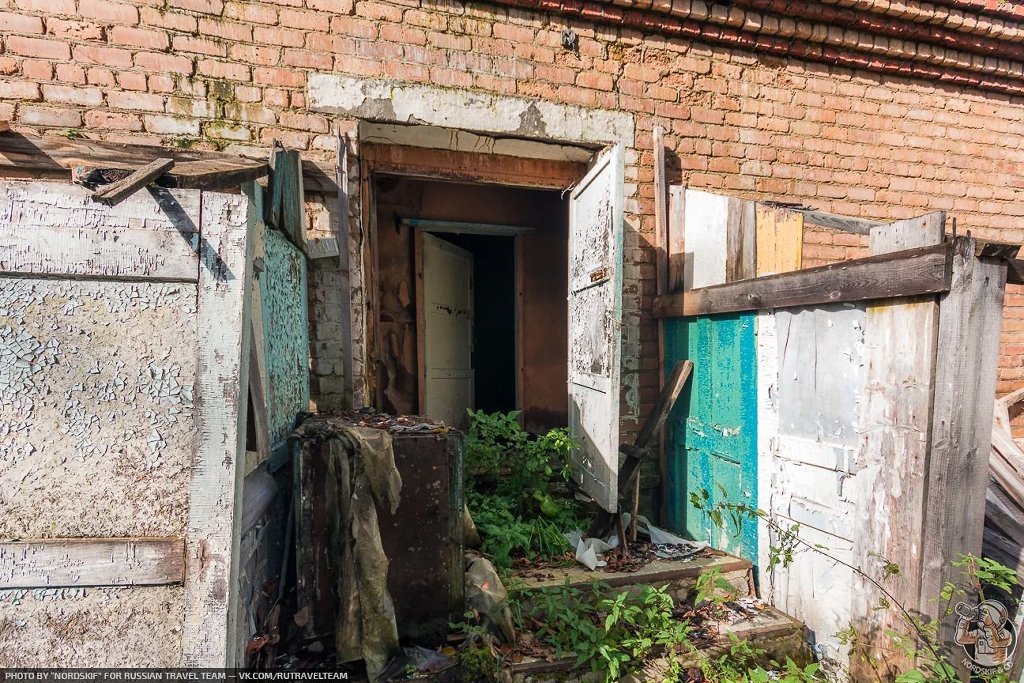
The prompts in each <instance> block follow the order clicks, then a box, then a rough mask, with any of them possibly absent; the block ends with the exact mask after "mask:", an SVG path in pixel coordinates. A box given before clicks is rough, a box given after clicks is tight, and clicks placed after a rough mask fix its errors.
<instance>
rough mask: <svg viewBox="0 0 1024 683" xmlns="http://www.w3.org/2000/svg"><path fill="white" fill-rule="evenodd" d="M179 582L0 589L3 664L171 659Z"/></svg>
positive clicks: (177, 642)
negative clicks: (116, 586) (168, 584)
mask: <svg viewBox="0 0 1024 683" xmlns="http://www.w3.org/2000/svg"><path fill="white" fill-rule="evenodd" d="M182 594H183V589H182V587H181V586H141V587H134V588H48V589H37V590H23V589H15V590H0V661H2V663H3V666H5V667H26V668H34V667H62V668H63V667H76V668H93V667H104V668H121V667H130V668H132V667H173V666H177V664H178V660H179V659H180V657H181V639H180V638H179V637H178V634H179V633H180V631H181V612H182Z"/></svg>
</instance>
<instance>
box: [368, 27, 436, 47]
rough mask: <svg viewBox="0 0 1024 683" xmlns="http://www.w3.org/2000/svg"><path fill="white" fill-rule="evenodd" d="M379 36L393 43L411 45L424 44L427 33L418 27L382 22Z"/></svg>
mask: <svg viewBox="0 0 1024 683" xmlns="http://www.w3.org/2000/svg"><path fill="white" fill-rule="evenodd" d="M380 37H381V38H382V39H383V40H390V41H392V42H394V43H402V44H406V43H411V44H413V45H426V44H427V34H426V33H425V32H424V31H422V30H421V29H418V28H410V27H408V26H401V25H398V24H384V25H383V26H381V28H380Z"/></svg>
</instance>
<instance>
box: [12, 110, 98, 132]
mask: <svg viewBox="0 0 1024 683" xmlns="http://www.w3.org/2000/svg"><path fill="white" fill-rule="evenodd" d="M18 121H19V123H24V124H26V125H29V126H42V127H44V128H80V127H81V126H82V115H81V113H79V112H78V111H75V110H74V109H57V108H55V107H42V106H37V105H25V106H23V107H21V108H19V109H18Z"/></svg>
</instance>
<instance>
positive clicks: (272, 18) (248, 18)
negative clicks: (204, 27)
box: [224, 2, 278, 25]
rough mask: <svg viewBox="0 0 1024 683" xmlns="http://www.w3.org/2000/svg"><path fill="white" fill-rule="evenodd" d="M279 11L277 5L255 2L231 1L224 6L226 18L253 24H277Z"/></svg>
mask: <svg viewBox="0 0 1024 683" xmlns="http://www.w3.org/2000/svg"><path fill="white" fill-rule="evenodd" d="M277 11H278V10H277V8H276V7H269V6H267V5H261V4H258V3H255V2H229V3H227V4H226V5H225V6H224V16H225V17H226V18H228V19H236V20H238V21H241V22H246V23H253V24H267V25H273V24H276V23H277Z"/></svg>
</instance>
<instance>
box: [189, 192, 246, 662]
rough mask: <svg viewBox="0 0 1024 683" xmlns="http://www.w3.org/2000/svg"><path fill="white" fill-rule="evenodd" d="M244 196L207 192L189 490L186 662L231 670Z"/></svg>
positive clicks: (241, 416) (240, 444) (242, 370)
mask: <svg viewBox="0 0 1024 683" xmlns="http://www.w3.org/2000/svg"><path fill="white" fill-rule="evenodd" d="M245 190H246V192H245V193H243V194H240V195H225V194H204V195H203V210H202V233H203V241H204V245H208V246H207V248H206V249H204V251H203V252H202V254H201V256H202V268H201V270H200V274H199V310H198V321H197V327H198V329H200V330H202V335H203V343H202V344H201V345H200V346H199V367H198V378H197V383H196V386H197V396H196V400H197V403H198V405H199V411H198V415H197V420H196V431H197V433H198V440H197V446H196V448H197V453H196V458H195V461H194V464H193V467H192V480H191V485H190V487H189V514H188V532H187V534H186V567H187V572H186V577H185V588H186V591H185V620H184V628H183V632H182V662H181V663H182V665H183V666H211V667H219V666H233V665H234V664H235V662H234V654H235V651H236V643H237V638H236V624H235V623H234V622H235V619H236V617H237V614H238V610H237V609H235V607H234V605H233V604H232V602H233V600H234V598H235V593H236V574H237V567H236V566H235V565H234V563H233V561H232V559H233V558H234V557H237V556H238V553H239V538H240V534H239V530H238V527H239V516H240V505H241V495H242V476H243V467H242V463H240V462H239V459H240V457H241V455H242V454H243V453H244V452H245V396H246V391H247V385H248V364H249V343H250V339H251V337H250V333H249V328H248V326H247V325H243V324H242V323H243V322H244V321H247V320H248V319H249V310H248V309H249V306H250V304H251V297H250V292H249V287H250V278H251V270H252V241H251V240H249V239H248V235H249V234H250V233H251V232H252V230H254V228H255V221H256V218H257V217H256V215H255V211H254V210H253V209H252V204H251V203H250V197H251V196H252V195H254V194H255V193H256V192H260V191H261V190H260V189H259V187H258V186H255V184H253V185H249V186H247V187H246V188H245Z"/></svg>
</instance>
